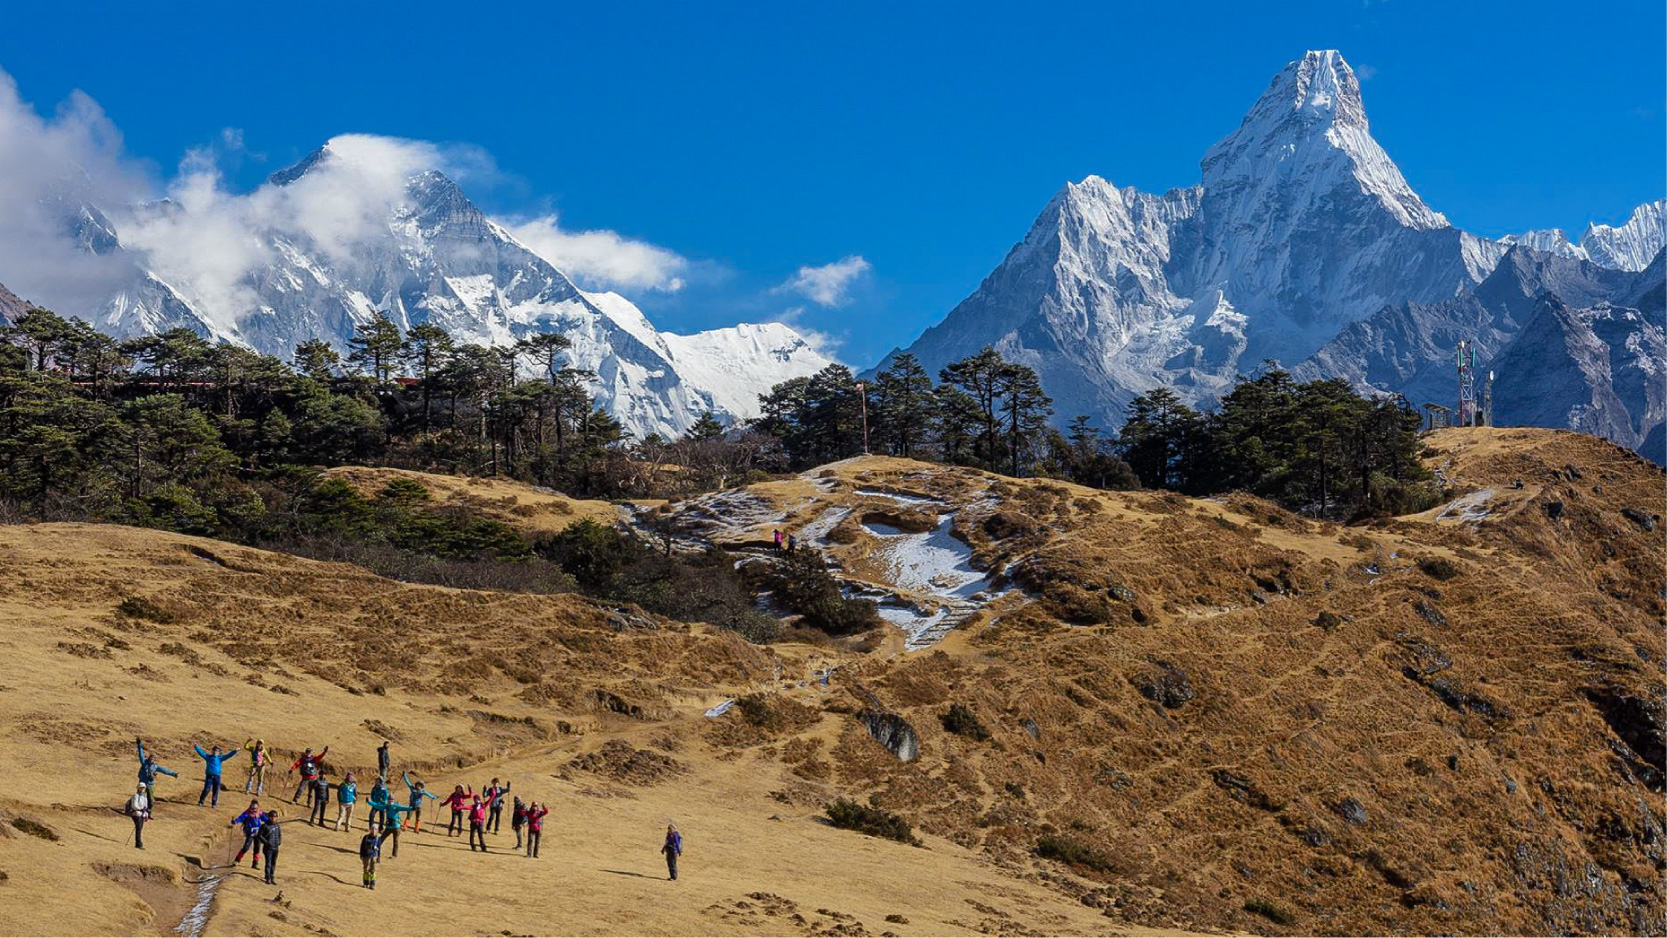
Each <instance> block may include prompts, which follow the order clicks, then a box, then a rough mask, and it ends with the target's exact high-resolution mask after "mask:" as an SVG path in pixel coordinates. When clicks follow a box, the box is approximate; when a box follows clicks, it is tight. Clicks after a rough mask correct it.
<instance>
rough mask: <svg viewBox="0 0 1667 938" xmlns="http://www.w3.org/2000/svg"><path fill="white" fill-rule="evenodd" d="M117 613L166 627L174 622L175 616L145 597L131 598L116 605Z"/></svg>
mask: <svg viewBox="0 0 1667 938" xmlns="http://www.w3.org/2000/svg"><path fill="white" fill-rule="evenodd" d="M116 612H118V613H120V614H122V615H124V616H127V617H128V618H129V619H144V620H145V621H146V622H156V623H158V624H161V625H166V624H168V623H170V622H172V621H174V618H175V616H174V614H173V613H171V612H169V611H168V610H166V609H163V608H162V607H161V606H158V605H157V604H156V603H154V602H151V601H150V600H148V599H146V598H145V597H143V596H129V597H127V598H126V599H124V600H122V601H121V602H120V603H117V604H116Z"/></svg>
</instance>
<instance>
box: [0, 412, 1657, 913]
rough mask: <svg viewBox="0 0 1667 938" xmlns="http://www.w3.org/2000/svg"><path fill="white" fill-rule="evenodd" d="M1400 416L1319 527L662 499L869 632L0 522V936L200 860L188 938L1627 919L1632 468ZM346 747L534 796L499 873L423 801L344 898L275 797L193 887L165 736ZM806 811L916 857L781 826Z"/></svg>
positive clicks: (1065, 508) (702, 530)
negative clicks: (146, 760)
mask: <svg viewBox="0 0 1667 938" xmlns="http://www.w3.org/2000/svg"><path fill="white" fill-rule="evenodd" d="M1427 441H1428V443H1429V444H1430V446H1431V447H1432V449H1431V452H1430V455H1429V459H1428V463H1429V465H1430V466H1431V468H1433V469H1435V470H1438V473H1439V475H1440V476H1441V477H1442V478H1443V479H1444V480H1445V482H1446V484H1447V485H1448V487H1449V496H1450V497H1449V498H1448V500H1447V501H1445V502H1444V504H1443V505H1442V506H1439V507H1437V508H1436V509H1433V510H1431V511H1429V512H1424V513H1422V514H1419V515H1414V516H1408V517H1404V518H1398V519H1388V520H1384V521H1380V522H1374V523H1372V524H1370V525H1365V526H1357V527H1344V526H1340V525H1337V524H1333V523H1329V522H1326V523H1321V522H1315V521H1311V520H1308V519H1304V518H1302V517H1299V516H1297V515H1293V514H1291V513H1289V512H1286V511H1284V510H1282V509H1280V508H1277V507H1275V506H1273V505H1272V504H1270V503H1267V502H1264V501H1260V500H1257V499H1253V498H1248V497H1241V496H1229V497H1224V498H1219V499H1189V498H1183V497H1180V496H1176V495H1167V494H1163V493H1151V492H1117V493H1111V492H1103V491H1097V490H1093V489H1087V488H1081V487H1078V486H1073V485H1069V484H1065V483H1059V482H1051V481H1043V480H1015V479H1009V478H1005V477H1001V476H997V475H992V474H988V473H982V472H978V471H974V470H967V469H956V468H948V467H943V466H936V465H930V464H925V463H917V462H911V461H908V460H899V459H888V458H862V459H856V460H847V461H844V462H841V463H836V464H833V465H831V466H828V467H824V468H822V469H819V470H813V471H811V472H807V473H805V474H804V475H802V476H800V477H797V478H793V479H788V480H784V481H776V482H766V483H760V484H757V485H753V486H748V487H746V488H743V489H738V490H731V491H728V492H724V493H718V494H717V495H713V496H704V497H701V498H697V499H693V500H691V501H689V502H686V503H673V504H671V505H668V506H666V507H665V509H664V518H665V520H666V521H667V522H668V524H667V525H666V526H670V527H675V528H677V529H678V530H679V531H680V532H681V533H682V535H683V537H682V539H680V541H679V543H680V544H682V545H684V546H686V547H693V546H695V545H696V544H698V543H701V542H705V541H710V542H714V543H719V544H724V545H727V546H729V547H731V548H732V549H734V550H736V551H737V552H739V553H741V554H743V555H756V556H754V557H752V558H751V559H749V560H746V561H744V562H747V563H752V564H769V563H771V562H772V561H771V559H770V558H771V556H772V554H773V538H772V532H773V531H774V530H776V529H778V528H779V529H781V530H784V531H786V532H789V533H792V534H794V535H795V536H796V537H797V538H798V539H799V541H800V544H801V545H802V546H803V547H805V548H806V549H810V548H814V549H817V550H819V551H821V552H823V553H825V554H826V555H827V556H828V558H829V559H830V560H831V561H832V563H833V564H834V565H835V570H834V573H835V575H837V576H838V577H840V578H841V579H842V580H843V581H844V582H845V583H846V585H847V587H848V589H849V590H851V591H853V592H857V593H860V594H861V595H867V596H871V597H873V598H875V599H876V600H877V601H879V603H880V608H881V611H882V614H883V615H885V616H886V617H887V618H888V619H890V620H891V621H892V622H894V623H898V624H900V625H902V626H904V627H905V628H908V629H915V630H916V631H914V632H910V633H908V635H907V636H906V634H905V632H904V631H902V630H900V629H898V628H893V627H890V626H888V631H887V632H885V633H883V638H882V640H879V641H875V640H839V641H833V640H828V641H821V642H808V641H794V642H783V643H777V644H773V645H768V646H759V645H752V644H748V643H746V642H744V641H742V640H741V639H740V638H738V637H737V636H736V635H735V634H733V633H730V632H720V631H717V630H714V629H709V628H707V627H705V626H689V625H685V624H680V623H676V622H671V621H667V620H663V619H659V618H656V617H653V616H648V615H644V614H642V613H641V612H640V611H639V610H636V609H634V608H632V607H628V606H622V607H612V606H609V605H607V604H603V603H599V602H597V601H594V600H589V599H584V598H582V597H579V596H577V595H572V594H561V595H531V594H502V593H492V592H482V591H464V590H450V589H445V588H440V587H429V586H418V585H410V584H404V583H400V582H396V581H394V580H390V579H384V578H380V577H376V576H373V575H371V574H369V573H367V572H365V571H363V570H361V569H359V568H357V567H352V566H348V565H343V564H327V563H319V562H314V561H309V560H302V559H299V558H295V557H291V556H287V555H282V554H274V553H266V552H261V551H256V550H250V549H246V548H240V547H235V546H230V545H227V544H223V543H220V542H215V541H210V540H204V539H196V538H190V537H184V536H177V535H171V534H164V533H158V532H154V531H143V530H139V529H133V528H124V527H116V526H107V525H74V524H53V525H19V526H11V527H4V528H0V613H3V614H4V615H5V618H6V621H8V622H9V623H11V624H12V627H11V628H10V629H8V630H7V631H6V632H5V634H4V635H0V653H3V654H4V655H5V660H6V661H7V662H8V666H7V667H6V668H5V669H4V670H3V671H0V708H3V710H4V712H6V713H8V714H10V715H12V716H11V718H10V719H8V720H7V721H6V722H5V724H4V725H3V726H0V758H4V760H5V764H6V765H7V766H8V771H7V772H5V773H0V821H3V822H4V823H0V839H3V841H4V845H3V847H0V871H3V872H4V873H5V874H6V877H5V879H4V880H3V881H0V930H3V931H6V932H9V933H16V932H44V933H72V932H73V933H118V932H120V933H128V932H140V933H172V929H173V928H174V926H175V925H176V924H178V923H179V922H180V920H181V918H182V917H183V916H184V915H185V913H186V911H187V910H188V909H189V908H190V906H191V905H192V903H193V902H195V901H196V900H197V898H198V897H199V889H200V886H199V884H200V883H201V882H202V881H204V880H212V881H214V882H216V883H217V885H215V886H214V889H213V899H212V903H211V904H210V905H209V906H208V922H207V933H211V934H225V933H236V934H360V933H367V934H390V933H417V934H436V933H446V934H460V933H491V934H500V933H505V932H507V933H511V934H521V933H564V934H565V933H586V932H599V933H607V934H627V933H629V934H638V933H646V934H670V933H715V934H771V933H786V934H807V935H808V934H846V935H856V934H871V935H879V934H882V933H885V932H891V933H895V934H898V935H908V934H943V933H955V934H972V933H984V934H995V933H1002V934H1021V933H1027V932H1040V933H1073V934H1076V933H1126V932H1131V931H1141V930H1150V929H1157V930H1164V931H1174V930H1195V931H1234V932H1244V931H1253V932H1261V933H1313V932H1319V933H1338V932H1351V933H1385V932H1401V933H1436V932H1442V933H1467V934H1475V933H1498V932H1509V933H1528V932H1534V933H1539V932H1573V933H1615V932H1627V933H1631V932H1660V931H1662V930H1663V929H1667V917H1664V915H1667V913H1664V909H1667V897H1664V895H1663V888H1662V886H1661V873H1662V869H1663V867H1662V862H1663V861H1662V856H1663V855H1662V852H1661V851H1662V844H1663V843H1664V842H1667V834H1664V831H1663V821H1662V817H1663V815H1662V812H1661V810H1660V799H1661V791H1662V774H1661V772H1662V766H1661V761H1662V751H1661V742H1660V740H1661V738H1662V736H1661V734H1662V730H1663V726H1664V720H1663V710H1662V705H1661V703H1660V701H1661V700H1662V698H1663V696H1664V695H1667V687H1664V686H1663V680H1662V667H1663V661H1664V660H1667V642H1664V638H1663V633H1662V629H1661V618H1662V615H1663V612H1664V608H1663V596H1664V595H1667V594H1664V589H1667V585H1664V582H1663V569H1664V566H1667V529H1664V528H1663V526H1662V524H1661V519H1660V518H1659V514H1660V512H1661V510H1662V504H1661V494H1662V491H1663V476H1662V474H1661V471H1660V470H1659V469H1657V468H1655V467H1652V466H1649V465H1648V464H1645V463H1643V462H1642V461H1641V460H1639V459H1638V458H1637V457H1636V456H1634V455H1632V454H1630V453H1627V452H1625V451H1622V450H1620V449H1618V448H1616V447H1613V446H1611V445H1609V444H1607V443H1604V442H1602V441H1599V440H1595V439H1592V438H1589V437H1582V436H1577V435H1574V434H1564V433H1550V432H1545V431H1498V430H1453V431H1443V432H1442V433H1438V434H1435V435H1433V436H1431V437H1428V438H1427ZM375 481H376V480H371V482H369V483H366V484H374V483H375ZM1519 482H1520V487H1519V486H1518V483H1519ZM355 484H359V483H358V481H357V480H355ZM383 484H385V483H383ZM431 490H433V491H436V493H438V491H439V489H438V488H433V489H431ZM437 497H438V495H437ZM492 497H493V498H495V499H503V498H506V497H514V498H516V499H517V502H515V503H514V504H520V503H522V501H521V500H522V499H523V496H522V495H521V494H519V493H503V494H495V495H493V496H492ZM510 510H511V514H513V513H514V512H513V505H512V506H511V509H510ZM657 524H658V522H657ZM917 627H918V628H917ZM794 634H795V635H798V636H799V637H801V638H802V637H803V636H802V633H794ZM829 669H833V670H832V673H831V675H828V671H829ZM823 675H828V676H827V677H826V683H823V677H822V676H823ZM729 700H737V702H736V703H735V704H733V705H731V706H730V707H729V709H728V710H727V711H725V712H724V713H723V714H722V715H721V716H716V717H707V716H705V715H704V714H705V713H706V711H707V710H708V708H712V707H714V706H716V705H719V704H721V703H723V702H725V701H729ZM138 734H143V735H144V736H145V737H146V740H147V742H148V743H150V744H151V745H152V746H153V748H154V749H155V750H156V751H157V752H158V753H159V754H160V755H161V757H162V761H163V763H164V764H166V765H168V766H169V767H171V768H175V769H178V770H181V772H182V775H183V776H185V778H182V779H181V780H179V781H175V780H171V779H167V780H164V781H163V782H162V785H161V788H160V791H161V793H162V795H163V798H164V803H163V804H162V806H161V808H160V810H159V811H158V819H157V820H156V821H155V822H154V823H153V824H152V825H151V828H150V831H149V832H148V834H147V840H148V841H150V845H149V847H150V849H148V850H146V851H144V852H143V853H139V852H138V851H135V850H133V849H132V848H130V847H127V846H125V845H124V844H123V840H124V839H125V838H126V836H127V834H128V832H129V831H130V829H131V827H130V825H129V824H128V822H127V821H126V820H125V819H124V818H122V817H121V816H119V815H117V814H116V813H114V811H113V808H114V806H115V805H117V804H119V803H120V801H121V800H122V798H123V797H124V796H125V795H126V794H127V793H128V792H129V791H131V784H132V780H133V773H134V769H135V760H134V759H133V757H132V738H133V737H134V736H135V735H138ZM383 734H387V735H389V736H391V737H392V738H393V739H394V753H395V760H396V763H397V764H399V765H401V766H404V765H415V766H418V767H419V768H420V769H421V770H423V771H424V772H426V773H427V776H426V777H428V778H429V779H430V782H431V784H432V785H434V786H436V790H439V791H443V790H445V789H448V788H449V787H450V785H451V784H452V783H453V781H454V780H455V781H460V782H467V783H470V784H473V785H475V786H476V787H477V789H478V788H479V787H480V786H481V785H482V784H484V783H485V782H486V781H487V780H488V779H489V778H490V777H491V776H493V775H498V776H502V777H505V778H508V779H511V780H513V782H514V785H515V791H516V792H517V793H522V792H525V793H526V794H525V797H532V798H537V799H539V800H545V799H548V800H549V801H550V803H551V805H552V814H551V816H550V818H549V826H548V828H547V831H548V833H547V835H546V838H547V839H546V841H545V855H544V857H543V858H542V859H540V860H538V861H533V860H527V859H525V858H522V857H517V856H509V855H491V856H471V855H467V853H468V852H467V849H466V847H465V846H464V843H463V841H462V839H461V838H458V839H448V838H446V837H445V836H444V834H443V833H438V834H437V833H433V832H432V818H429V819H425V825H424V827H425V833H423V834H421V835H416V836H409V837H407V838H406V840H405V843H404V844H402V852H401V856H400V857H399V858H398V859H397V860H392V861H389V862H388V863H387V864H386V865H385V866H384V869H383V874H382V885H380V886H379V888H378V890H377V891H376V892H375V893H369V892H366V891H364V890H362V889H360V888H359V887H358V885H357V882H358V880H357V876H356V874H357V872H358V868H357V859H356V857H355V856H353V855H352V853H351V849H352V847H353V845H354V842H355V840H356V838H351V837H349V835H347V834H345V833H344V834H335V833H333V832H329V831H322V830H314V829H310V828H307V827H306V826H305V825H304V824H296V823H292V824H291V825H290V827H289V828H288V829H287V835H286V840H285V852H284V854H283V858H284V860H283V866H282V867H281V869H280V889H281V891H282V898H281V899H278V898H277V896H278V892H279V890H278V889H272V888H268V887H265V886H263V885H261V884H260V882H259V880H258V879H256V878H254V877H253V876H251V875H248V873H249V871H248V870H247V868H244V869H242V870H232V871H228V870H224V869H218V868H216V867H217V866H218V865H219V864H220V863H222V862H223V860H224V857H225V855H226V851H227V850H228V848H229V847H231V846H232V838H231V837H230V836H229V835H228V834H229V832H228V831H227V830H226V829H225V827H224V825H225V823H226V821H227V820H228V819H229V818H230V817H231V816H232V814H234V813H235V812H236V810H237V809H238V808H240V807H241V804H242V799H241V798H240V793H241V788H242V779H243V774H244V773H243V771H242V769H241V767H240V766H239V764H238V763H237V762H233V763H231V766H230V770H229V774H228V776H227V781H228V783H230V784H231V785H232V787H233V791H232V792H228V793H227V795H226V796H225V797H223V799H222V802H221V809H220V811H219V812H218V813H213V812H210V811H208V810H207V809H202V810H199V809H197V808H196V807H195V794H196V787H197V784H196V783H194V782H193V781H192V778H193V776H195V777H198V778H200V772H198V771H197V768H198V766H200V762H199V761H198V760H196V759H195V758H194V757H193V756H192V755H191V754H190V743H191V742H193V741H196V742H202V743H205V744H206V743H208V742H211V741H219V742H221V743H224V744H233V745H235V744H237V743H241V742H242V741H243V739H244V738H246V737H248V736H251V735H262V736H264V737H265V739H266V740H267V742H268V743H269V744H272V745H274V746H276V747H278V749H279V750H280V752H281V754H283V755H287V756H289V757H290V758H293V752H294V751H296V750H298V749H299V748H300V747H302V746H315V747H316V746H322V745H325V744H329V745H331V747H332V750H331V754H330V760H331V762H332V765H333V766H335V767H336V768H338V769H340V768H358V769H360V771H361V776H363V775H364V773H365V770H366V767H367V766H369V765H371V764H373V750H374V748H375V746H376V743H377V741H378V739H379V738H380V737H381V736H382V735H383ZM877 740H884V741H885V742H886V743H888V744H889V745H882V743H881V742H880V741H877ZM899 753H901V754H902V755H903V756H905V757H907V761H904V759H902V758H900V757H899ZM283 761H284V764H285V765H286V766H287V763H288V759H287V758H286V759H284V760H283ZM364 787H368V785H367V786H364ZM271 794H272V788H271V787H270V786H269V789H268V797H270V796H271ZM284 794H287V792H284ZM839 798H849V799H851V800H852V801H854V802H855V803H856V805H857V806H858V810H857V813H858V814H860V813H861V811H860V808H861V807H872V808H875V809H877V810H879V811H882V812H888V813H890V814H892V815H895V816H896V817H897V818H898V819H899V822H900V823H902V824H906V825H907V826H908V827H909V828H910V830H911V831H912V834H913V835H914V836H918V837H919V838H920V840H921V841H922V842H923V844H924V846H922V847H915V846H909V845H907V844H905V843H898V842H894V841H892V840H887V839H883V838H878V837H871V836H866V835H864V834H862V833H858V832H855V831H849V830H840V829H836V828H834V827H832V826H830V825H829V824H827V823H824V821H825V820H826V818H827V816H828V815H827V807H826V806H827V805H828V804H829V803H830V802H833V801H835V800H836V799H839ZM288 810H290V811H292V812H293V813H294V814H296V815H299V814H300V813H301V811H302V809H300V808H290V809H288ZM836 813H839V814H840V816H841V817H844V816H845V812H836ZM668 819H671V820H675V821H676V823H677V824H678V825H679V827H680V828H681V829H682V831H683V832H684V836H685V838H686V839H687V843H688V853H687V855H686V857H685V871H686V875H685V877H684V878H683V879H682V880H681V881H679V882H678V883H676V884H669V883H666V882H664V881H660V880H657V879H655V877H658V876H661V875H663V866H662V865H661V863H660V859H659V857H658V856H657V854H656V849H657V847H658V843H659V835H660V832H661V831H663V829H664V826H665V824H666V822H667V820H668ZM18 820H21V821H23V825H22V826H23V827H24V828H29V829H30V830H39V828H37V827H36V825H41V826H43V827H44V828H46V829H49V830H50V831H51V832H52V834H53V835H55V836H56V837H57V838H58V839H57V840H48V839H43V838H41V837H38V836H34V835H32V834H30V833H28V832H26V831H25V830H23V829H20V828H19V827H17V826H16V824H15V822H16V821H18ZM511 843H513V839H512V838H511V836H510V835H509V833H508V830H507V828H506V829H505V832H504V833H503V834H502V835H499V836H498V837H496V838H495V839H494V847H495V849H496V848H507V846H508V845H509V844H511ZM222 876H223V878H219V879H215V878H216V877H222Z"/></svg>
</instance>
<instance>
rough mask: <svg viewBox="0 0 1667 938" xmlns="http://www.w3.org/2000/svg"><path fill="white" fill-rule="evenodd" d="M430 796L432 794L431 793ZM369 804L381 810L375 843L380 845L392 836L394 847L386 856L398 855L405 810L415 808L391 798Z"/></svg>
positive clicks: (374, 808)
mask: <svg viewBox="0 0 1667 938" xmlns="http://www.w3.org/2000/svg"><path fill="white" fill-rule="evenodd" d="M430 797H433V796H432V795H431V796H430ZM370 806H371V808H372V809H373V810H380V811H381V812H382V833H381V836H380V837H379V838H377V841H376V842H377V844H378V845H381V844H383V843H385V842H386V841H387V839H388V838H389V837H392V838H393V839H394V849H393V852H392V853H390V854H388V856H389V858H390V859H391V858H393V857H397V856H399V832H400V830H401V829H402V828H404V827H405V818H404V814H405V813H406V812H407V811H416V810H417V809H416V808H413V807H411V806H410V805H403V804H395V803H394V802H393V801H392V800H387V801H374V800H373V801H372V802H371V803H370Z"/></svg>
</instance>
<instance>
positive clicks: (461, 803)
mask: <svg viewBox="0 0 1667 938" xmlns="http://www.w3.org/2000/svg"><path fill="white" fill-rule="evenodd" d="M473 797H475V790H474V789H473V788H471V789H469V791H468V792H467V793H465V792H464V791H463V786H462V785H458V786H455V787H453V788H452V790H451V794H449V795H447V796H446V797H445V800H444V801H441V802H440V804H441V805H442V806H444V807H449V808H451V823H450V824H447V825H446V836H447V837H456V836H457V835H458V834H461V833H463V812H464V811H466V810H468V805H467V804H465V802H466V801H468V800H469V799H470V798H473Z"/></svg>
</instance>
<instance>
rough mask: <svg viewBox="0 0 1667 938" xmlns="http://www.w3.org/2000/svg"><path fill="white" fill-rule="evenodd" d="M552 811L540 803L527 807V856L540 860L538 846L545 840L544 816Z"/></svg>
mask: <svg viewBox="0 0 1667 938" xmlns="http://www.w3.org/2000/svg"><path fill="white" fill-rule="evenodd" d="M549 813H550V809H549V808H546V807H544V806H543V805H541V804H539V803H538V802H536V801H535V802H533V803H532V804H530V805H527V856H529V857H532V858H534V859H537V858H538V844H539V841H541V840H543V839H544V815H546V814H549Z"/></svg>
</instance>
